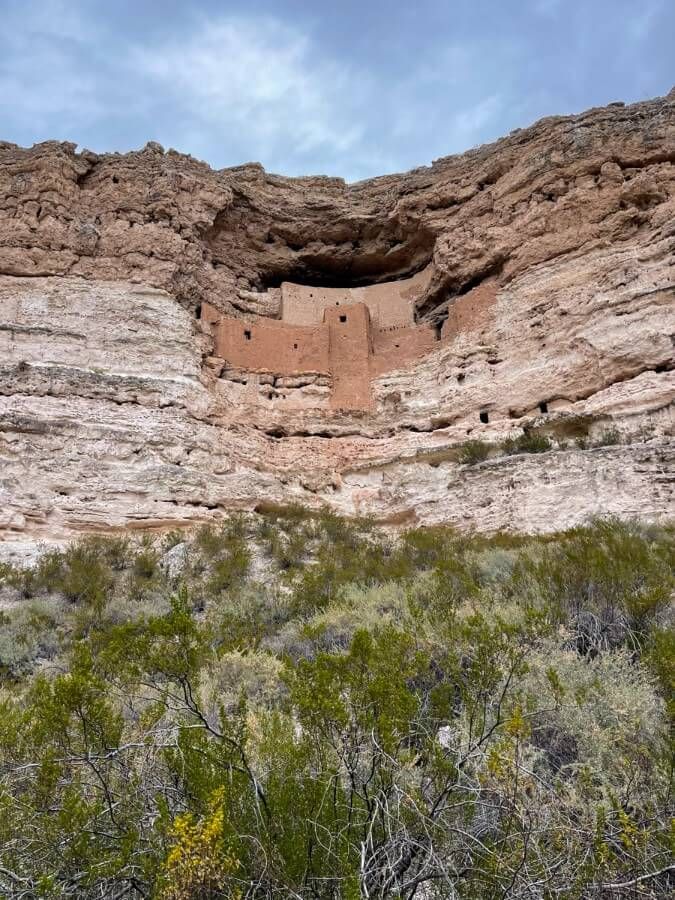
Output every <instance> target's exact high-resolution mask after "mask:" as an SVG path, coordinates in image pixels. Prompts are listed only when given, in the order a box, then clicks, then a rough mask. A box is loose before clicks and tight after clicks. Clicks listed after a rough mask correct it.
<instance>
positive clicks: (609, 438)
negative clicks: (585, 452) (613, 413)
mask: <svg viewBox="0 0 675 900" xmlns="http://www.w3.org/2000/svg"><path fill="white" fill-rule="evenodd" d="M620 443H621V432H620V431H619V429H618V428H617V427H616V426H615V425H611V426H610V427H608V428H604V429H603V430H602V431H601V432H600V434H599V435H598V436H597V438H596V439H595V440H594V441H593V446H594V447H613V446H615V445H616V444H620Z"/></svg>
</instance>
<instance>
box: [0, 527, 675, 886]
mask: <svg viewBox="0 0 675 900" xmlns="http://www.w3.org/2000/svg"><path fill="white" fill-rule="evenodd" d="M277 530H278V531H279V532H280V533H279V534H277ZM291 536H302V539H303V542H304V553H303V555H302V556H299V555H295V558H294V561H293V563H292V565H290V566H289V567H288V568H286V569H282V571H280V572H279V571H278V568H279V567H278V566H277V564H276V562H275V560H274V559H271V560H270V569H271V572H272V573H273V574H274V573H277V574H276V575H274V577H271V578H270V579H269V581H268V580H266V581H265V583H256V582H254V581H253V580H252V579H251V578H250V577H248V574H247V573H248V567H247V563H246V559H247V558H250V556H251V555H252V554H253V553H254V552H255V553H256V554H258V555H259V545H262V546H263V547H264V546H266V545H267V544H269V543H270V542H271V543H274V542H276V541H277V540H278V541H281V542H284V541H286V540H287V539H288V538H289V537H291ZM188 540H189V539H188ZM189 551H190V553H189V555H190V563H189V564H187V565H186V566H185V567H184V568H183V569H182V571H181V582H182V586H181V587H180V588H179V590H178V592H177V593H176V594H175V595H172V594H171V593H170V592H169V591H168V589H167V584H166V581H165V580H164V576H163V575H162V574H161V570H160V568H159V566H158V564H157V560H156V557H155V555H154V553H155V545H154V543H153V544H152V545H150V544H148V543H147V542H146V543H145V544H144V543H143V542H141V544H140V545H139V544H137V543H136V542H134V543H130V545H129V547H128V548H127V549H125V551H124V554H121V553H119V552H117V551H115V552H114V553H112V554H111V551H110V550H109V549H107V548H106V546H105V542H98V543H97V544H91V543H90V544H86V543H85V544H84V545H82V544H80V545H75V546H74V547H73V548H71V549H69V550H65V551H63V552H60V553H55V554H53V555H52V556H50V557H49V556H48V557H47V558H46V559H45V560H44V562H43V564H42V567H41V568H40V567H38V569H36V570H33V573H32V574H31V576H30V578H26V579H25V580H26V583H29V582H30V579H32V582H31V583H30V585H29V586H30V587H31V589H33V588H35V589H36V590H38V591H39V592H41V594H42V593H44V594H45V595H46V597H45V599H42V596H40V599H39V600H36V601H33V602H31V603H28V602H26V601H23V602H21V601H20V602H12V604H11V605H7V608H6V609H5V610H4V611H3V618H2V622H0V667H1V670H0V675H1V676H2V679H3V680H4V681H5V685H0V773H1V779H2V780H1V790H0V895H2V896H7V897H15V896H18V895H19V894H20V895H22V896H25V897H27V898H28V897H56V896H60V897H73V898H74V897H78V898H82V900H94V898H101V897H106V898H110V900H117V898H120V897H122V896H128V897H129V898H141V897H156V898H167V900H168V898H171V897H172V898H179V897H180V898H182V897H185V898H186V900H187V898H192V897H195V898H197V897H202V896H204V897H206V896H211V897H217V896H229V897H237V896H242V897H243V896H247V897H249V898H250V900H268V898H271V897H294V898H296V900H337V898H342V897H346V898H347V897H354V898H356V897H364V896H368V897H370V898H372V900H390V898H398V897H407V898H412V897H420V896H425V897H429V898H431V897H438V898H439V900H440V898H441V897H453V898H457V900H492V898H495V897H504V898H507V897H508V898H510V900H530V898H532V897H539V896H543V895H544V894H545V895H546V896H547V897H548V896H550V897H561V898H563V897H564V898H571V897H575V898H579V900H591V898H596V897H597V898H599V897H601V896H603V897H604V896H610V895H612V896H613V894H614V893H617V890H619V889H616V890H615V889H614V888H612V887H611V885H616V884H620V885H624V886H625V885H626V884H632V882H634V881H635V879H636V878H640V879H642V880H641V881H639V882H638V883H637V884H638V885H639V891H641V892H642V893H644V894H645V896H652V897H654V898H656V897H660V896H667V895H668V879H669V878H670V875H669V874H668V871H667V869H668V866H670V865H672V862H671V860H672V851H671V847H672V825H671V819H672V793H671V788H670V784H669V782H670V778H671V774H672V745H671V744H670V743H669V729H670V728H672V722H673V718H674V717H675V709H674V708H673V706H672V695H673V692H674V690H675V684H674V682H673V671H674V669H675V667H674V665H673V659H674V655H675V650H674V648H675V643H674V638H673V634H674V632H673V629H672V624H673V619H672V616H673V614H672V608H671V606H669V598H670V596H671V593H672V589H673V581H672V578H673V576H672V568H673V532H672V529H668V528H663V527H660V528H657V527H650V528H645V527H640V526H638V525H636V524H635V523H620V522H615V521H612V520H610V521H603V522H595V523H592V524H591V525H589V526H588V527H586V528H579V529H573V530H571V531H570V532H567V533H565V534H561V535H550V536H546V537H538V538H527V537H517V536H513V535H495V536H490V537H486V536H482V537H481V536H476V535H468V534H458V533H456V532H454V531H453V530H452V529H447V528H437V529H414V530H411V531H409V532H408V533H406V534H405V535H402V536H400V537H399V538H397V539H394V538H392V536H391V535H387V534H385V533H383V532H381V531H379V530H378V529H376V528H375V527H374V526H372V524H371V523H367V522H365V523H364V522H358V521H357V522H354V521H350V522H345V523H342V522H341V521H340V520H338V519H336V518H335V517H330V516H317V517H308V518H305V517H301V516H299V515H298V516H297V517H294V516H290V517H286V518H284V517H282V516H279V519H278V522H276V521H271V520H270V519H269V518H268V519H267V520H266V521H265V522H264V523H263V524H262V525H259V526H258V527H257V528H256V529H254V528H253V527H252V523H251V522H250V521H248V520H244V519H239V520H238V521H237V522H236V523H235V524H234V525H231V524H230V523H224V524H223V525H222V526H218V527H217V528H215V529H208V530H206V531H200V532H198V533H197V534H195V535H194V537H193V539H192V542H191V543H189ZM240 551H244V558H243V560H242V559H239V561H237V554H238V553H239V552H240ZM284 552H285V551H284ZM122 556H124V559H125V561H124V563H123V564H121V562H120V563H119V565H121V568H117V567H116V566H117V565H118V563H115V562H114V560H115V559H118V560H120V559H121V557H122ZM193 560H197V562H196V563H195V564H194V565H193ZM219 564H222V565H223V567H224V568H223V569H222V570H219V569H218V566H219ZM89 566H91V568H92V569H93V575H92V572H90V571H89ZM85 575H86V578H85ZM221 576H222V580H221V581H220V582H219V584H218V589H217V590H211V591H210V592H207V591H206V590H205V587H206V586H207V585H209V583H210V582H211V581H212V580H213V579H214V578H215V579H217V578H219V577H221ZM9 577H10V578H13V577H14V574H13V573H11V572H10V573H9ZM129 578H137V579H139V580H140V581H142V582H144V583H146V582H147V583H148V584H149V585H150V587H148V590H147V591H146V592H145V593H143V594H142V596H137V595H134V593H133V592H131V591H129V589H128V586H129V585H128V579H129ZM21 579H22V583H23V582H24V575H23V574H21ZM82 583H83V584H84V587H82V586H81V584H82ZM101 584H103V585H104V589H102V588H101ZM64 585H65V586H66V587H67V590H64V589H63V587H64ZM92 585H93V587H92ZM49 591H51V592H52V595H51V596H49V595H48V593H49ZM101 594H103V597H104V602H103V604H102V605H100V604H99V599H98V598H99V597H100V595H101ZM12 596H15V592H14V591H13V592H12ZM67 598H68V599H67ZM84 613H86V627H82V620H83V614H84ZM56 654H58V661H57V662H58V665H51V666H49V667H47V666H43V661H44V660H51V661H52V663H53V661H54V659H55V655H56ZM43 668H44V671H42V670H43ZM633 887H636V885H635V884H633V885H632V887H631V888H630V891H633ZM630 891H624V890H623V888H621V890H620V892H621V893H629V892H630ZM542 892H543V893H542Z"/></svg>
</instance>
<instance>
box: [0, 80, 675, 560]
mask: <svg viewBox="0 0 675 900" xmlns="http://www.w3.org/2000/svg"><path fill="white" fill-rule="evenodd" d="M408 279H410V281H407V280H408ZM402 280H406V281H405V285H407V284H408V283H410V284H412V285H414V286H415V289H414V290H412V289H410V290H407V288H405V285H404V284H403V281H402ZM288 282H291V283H292V284H291V285H290V286H289V285H288ZM388 282H394V284H391V285H390V286H389V287H388V286H387V283H388ZM374 286H377V287H374ZM314 289H316V290H317V291H318V294H317V296H319V295H320V296H321V297H323V298H324V299H323V300H322V301H321V304H323V305H321V304H319V305H318V306H317V310H316V311H315V312H316V314H315V317H314V318H312V315H314V314H312V315H310V314H309V305H308V304H309V303H310V301H309V296H310V294H311V293H313V290H314ZM369 290H370V293H369ZM330 291H333V292H334V293H330ZM284 292H285V293H284ZM402 296H405V297H406V298H408V299H409V301H410V309H409V321H408V319H407V318H406V317H407V316H408V312H407V311H406V308H404V306H401V304H400V299H401V297H402ZM326 297H328V298H329V299H328V300H326V299H325V298H326ZM334 297H336V298H337V300H335V303H336V304H337V302H338V301H339V300H340V298H343V300H342V301H341V302H343V304H344V305H345V308H346V307H347V306H349V308H350V309H356V308H360V307H359V304H365V305H366V306H367V308H368V310H369V312H368V315H369V316H371V317H372V321H373V323H374V325H373V329H374V330H373V331H372V333H371V334H370V337H369V338H368V340H369V341H370V343H369V344H368V343H366V344H364V347H365V350H363V348H362V349H360V350H358V353H359V354H362V353H365V357H366V359H367V363H366V369H364V370H362V369H359V370H358V372H357V371H356V365H355V363H354V358H355V357H354V354H355V353H357V351H356V350H353V349H347V350H341V349H340V348H339V347H337V348H336V349H335V348H334V349H335V352H333V351H331V353H332V355H330V354H329V352H328V350H327V351H326V353H327V355H326V359H327V360H328V362H327V363H326V365H325V366H323V367H322V366H321V365H318V363H317V360H318V361H319V362H320V361H321V360H322V359H323V357H322V356H321V355H320V354H319V355H318V356H312V357H311V359H312V365H309V363H307V364H303V363H302V362H297V363H296V362H294V361H293V359H295V358H294V357H293V356H292V354H293V351H294V349H298V348H294V346H293V344H294V343H296V341H294V340H291V342H290V343H289V345H288V347H287V348H286V347H285V345H284V348H285V349H284V350H283V353H282V352H281V351H282V348H281V344H280V343H279V342H277V340H276V334H277V332H276V331H274V329H275V328H281V327H282V326H284V325H287V326H288V327H289V328H290V327H297V328H301V329H302V328H308V329H312V328H317V329H320V328H322V327H323V324H322V323H323V321H324V320H323V319H320V318H319V313H320V314H321V316H324V315H329V314H330V315H331V316H332V320H335V323H336V325H339V322H340V320H339V317H337V318H336V315H337V312H334V313H330V309H332V306H333V302H334V301H333V298H334ZM289 298H290V299H289ZM364 298H365V299H364ZM372 298H374V299H372ZM388 298H391V299H390V301H389V300H388ZM674 299H675V94H674V93H673V92H671V94H670V95H669V96H668V97H666V98H662V99H658V100H654V101H649V102H646V103H640V104H636V105H633V106H622V105H612V106H610V107H608V108H605V109H596V110H591V111H589V112H587V113H584V114H582V115H580V116H575V117H556V118H550V119H545V120H542V121H541V122H538V123H537V124H536V125H534V126H533V127H531V128H528V129H524V130H519V131H517V132H514V133H513V134H511V135H509V136H508V137H507V138H505V139H503V140H501V141H498V142H497V143H495V144H492V145H488V146H484V147H480V148H478V149H476V150H472V151H470V152H469V153H466V154H463V155H461V156H455V157H448V158H445V159H441V160H438V161H437V162H435V163H434V164H433V165H432V166H430V167H427V168H421V169H417V170H414V171H413V172H409V173H407V174H404V175H397V176H386V177H383V178H378V179H373V180H371V181H365V182H360V183H358V184H354V185H347V184H345V183H344V182H342V181H340V180H339V179H331V178H301V179H291V178H282V177H279V176H274V175H269V174H267V173H265V172H264V170H263V169H262V168H261V167H260V166H258V165H256V164H250V165H246V166H241V167H238V168H234V169H226V170H222V171H217V172H216V171H212V170H211V169H210V168H208V166H206V165H205V164H203V163H200V162H197V161H196V160H193V159H191V158H190V157H185V156H182V155H179V154H177V153H174V152H173V151H168V152H164V151H163V150H162V149H161V148H160V147H159V146H158V145H156V144H149V145H148V146H147V147H146V148H145V149H144V150H142V151H140V152H137V153H130V154H126V155H117V154H111V155H103V156H97V155H95V154H93V153H89V152H87V151H84V152H82V153H77V152H76V148H75V147H74V145H70V144H58V143H46V144H40V145H37V146H35V147H33V148H32V149H29V150H25V149H20V148H18V147H15V146H13V145H9V144H0V537H1V538H2V539H3V540H4V541H5V542H6V544H7V545H8V546H9V544H10V543H12V542H14V543H15V544H21V543H22V542H30V541H34V540H36V539H39V540H51V539H62V538H66V537H68V536H70V535H72V534H74V533H77V532H81V531H86V530H94V529H95V530H108V529H112V528H162V527H174V526H175V525H176V524H185V523H191V522H195V521H201V520H204V519H208V518H211V517H214V516H218V515H220V514H221V513H222V511H223V510H225V509H230V508H236V507H246V508H251V507H255V506H265V505H269V504H286V503H289V502H299V503H303V504H305V505H307V506H310V507H312V506H313V507H318V506H320V505H323V504H329V505H330V506H332V507H333V508H335V509H337V510H339V511H340V512H343V513H346V514H372V515H374V516H376V517H378V518H380V519H383V520H386V521H391V522H405V521H415V520H416V521H419V522H429V523H432V522H452V523H456V524H458V525H461V526H465V527H473V528H478V529H495V528H518V529H520V530H537V531H540V530H551V529H556V528H561V527H566V526H568V525H571V524H574V523H575V522H578V521H581V520H583V519H584V518H585V517H587V516H588V515H592V514H598V513H616V514H619V515H640V516H642V517H645V518H647V519H653V520H659V519H665V518H668V517H669V516H672V514H673V468H672V461H673V449H672V441H671V437H672V402H673V398H674V396H675V385H674V377H673V373H672V368H673V357H674V355H675V349H674V343H675V338H674V336H673V332H674V331H675V328H674V327H673V321H674V318H675V317H674V314H673V311H674V308H675V304H674V302H673V301H674ZM284 302H285V303H286V306H285V307H284ZM354 303H356V304H357V306H356V307H354V306H353V305H352V306H350V305H349V304H354ZM319 307H320V308H319ZM284 309H286V311H287V313H286V315H285V314H284ZM341 309H342V308H341ZM202 313H204V315H202ZM218 317H222V319H223V321H227V322H234V323H235V324H234V326H233V327H235V328H236V329H237V333H238V329H239V325H238V324H237V323H238V322H240V323H241V328H242V334H241V335H239V337H240V338H241V340H242V341H244V342H247V341H249V340H252V339H253V336H254V335H256V334H258V333H261V334H262V333H264V334H266V335H267V334H271V338H270V341H271V343H270V345H269V346H270V349H266V350H265V352H264V354H263V356H262V357H261V356H260V355H254V356H251V357H249V356H248V355H246V354H244V355H243V356H241V355H240V356H237V355H236V354H235V352H234V350H232V349H228V348H231V347H232V346H234V345H232V344H231V343H230V344H228V343H227V341H225V340H221V341H220V343H219V341H218V338H217V335H216V333H215V332H214V327H213V325H212V322H213V321H215V320H216V319H217V318H218ZM332 320H331V321H332ZM326 321H327V320H326ZM350 321H351V320H350ZM228 327H229V326H228ZM265 328H267V329H268V331H264V329H265ZM270 328H271V329H272V332H269V329H270ZM256 329H257V330H256ZM261 329H262V331H261ZM326 329H327V330H326V331H325V332H322V334H324V337H321V338H320V341H319V344H317V346H319V347H323V344H321V343H320V342H321V341H324V340H325V341H328V342H330V341H333V343H335V340H336V337H335V334H334V333H333V332H330V329H329V328H328V325H326ZM397 329H398V330H397ZM245 332H249V334H250V335H251V337H250V338H247V337H246V335H245ZM305 333H306V332H302V334H303V335H304V334H305ZM285 334H286V335H287V336H289V340H290V336H291V332H287V333H285ZM331 335H333V337H331ZM356 338H359V335H356ZM356 338H355V340H356ZM359 340H360V338H359ZM378 342H379V343H378ZM245 346H247V345H245ZM327 346H328V345H327ZM331 346H333V345H331ZM355 346H356V344H354V347H355ZM223 348H224V349H223ZM300 349H301V348H300ZM237 352H238V351H237ZM321 352H323V351H321ZM284 354H286V355H284ZM288 354H290V357H289V356H288ZM228 356H229V357H230V358H228ZM235 357H236V358H235ZM308 358H309V357H308ZM360 358H361V357H359V359H360ZM289 359H290V360H291V361H290V362H289ZM359 365H361V363H359ZM357 376H358V377H357ZM359 392H360V393H359ZM357 393H359V396H361V394H363V400H362V401H359V402H358V403H356V402H350V400H351V399H353V397H354V396H356V394H357ZM336 398H337V399H336ZM523 429H526V430H532V429H534V430H535V431H539V432H542V433H546V434H547V435H549V436H550V437H551V438H552V440H553V443H554V446H555V448H556V449H555V450H553V451H550V452H547V453H541V454H536V455H535V454H520V455H515V456H502V455H499V454H498V453H497V452H496V451H495V452H493V453H492V454H491V456H490V458H489V459H487V460H486V461H485V462H483V463H481V464H479V465H475V466H467V465H465V464H463V463H462V462H461V455H460V451H459V449H458V448H460V446H461V444H462V443H463V442H465V441H467V440H473V439H477V438H478V439H481V440H484V441H488V442H492V443H495V444H497V443H498V442H500V441H502V440H503V439H504V438H506V437H508V436H514V435H518V434H521V433H522V432H523ZM610 431H611V433H612V440H611V442H610V441H608V440H606V439H603V435H606V434H607V433H608V432H610ZM603 443H604V444H611V445H609V446H595V447H594V445H597V444H603ZM583 447H585V448H586V449H581V448H583Z"/></svg>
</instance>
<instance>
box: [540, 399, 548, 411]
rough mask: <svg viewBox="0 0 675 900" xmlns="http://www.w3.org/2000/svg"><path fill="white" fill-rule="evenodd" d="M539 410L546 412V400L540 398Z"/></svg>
mask: <svg viewBox="0 0 675 900" xmlns="http://www.w3.org/2000/svg"><path fill="white" fill-rule="evenodd" d="M539 412H540V413H547V412H548V403H547V402H546V400H542V401H541V403H540V404H539Z"/></svg>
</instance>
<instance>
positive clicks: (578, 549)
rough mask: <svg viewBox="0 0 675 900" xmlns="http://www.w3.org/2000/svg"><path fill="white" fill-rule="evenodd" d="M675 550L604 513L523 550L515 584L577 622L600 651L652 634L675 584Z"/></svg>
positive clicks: (582, 645)
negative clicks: (529, 551) (532, 551)
mask: <svg viewBox="0 0 675 900" xmlns="http://www.w3.org/2000/svg"><path fill="white" fill-rule="evenodd" d="M671 554H672V550H671V547H670V546H669V543H663V544H659V543H654V542H652V541H651V540H650V539H649V537H648V536H645V535H644V534H643V533H642V531H641V529H640V528H639V527H638V526H637V525H636V524H634V523H625V522H620V521H618V520H611V519H610V520H599V521H596V522H595V523H594V524H592V525H590V526H588V527H585V528H577V529H573V530H572V531H570V532H569V533H568V534H567V535H566V536H565V537H564V538H563V539H562V540H561V541H560V542H559V543H558V544H550V545H547V546H545V547H543V548H542V550H541V551H540V553H539V554H538V556H537V557H536V558H535V557H533V556H531V555H530V556H528V555H524V556H523V557H521V559H520V560H519V562H518V564H517V566H516V567H515V570H514V575H513V578H514V585H513V586H512V589H513V590H515V591H516V592H517V593H519V594H520V595H521V596H523V597H529V598H530V599H531V600H532V601H533V602H534V603H536V602H538V601H543V602H544V603H545V604H546V606H547V608H548V609H549V611H550V612H551V613H552V614H555V615H556V616H558V617H559V618H561V620H562V621H569V620H570V619H571V620H572V621H573V622H575V623H576V625H577V626H578V637H579V649H581V650H583V651H584V652H589V651H593V652H595V651H597V649H599V648H601V647H604V646H610V645H614V644H616V643H621V642H622V641H624V640H628V639H631V640H637V641H639V640H641V639H642V638H643V637H644V636H645V635H646V634H647V632H648V630H649V627H650V625H651V623H652V622H653V621H654V619H655V618H656V617H658V615H659V613H660V612H661V611H662V610H664V609H665V608H666V607H667V606H668V604H669V601H670V597H671V593H672V591H673V587H674V585H675V580H674V577H673V568H672V558H671Z"/></svg>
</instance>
